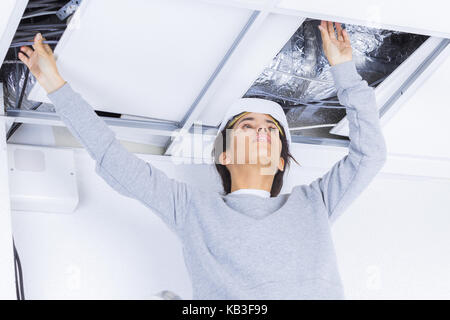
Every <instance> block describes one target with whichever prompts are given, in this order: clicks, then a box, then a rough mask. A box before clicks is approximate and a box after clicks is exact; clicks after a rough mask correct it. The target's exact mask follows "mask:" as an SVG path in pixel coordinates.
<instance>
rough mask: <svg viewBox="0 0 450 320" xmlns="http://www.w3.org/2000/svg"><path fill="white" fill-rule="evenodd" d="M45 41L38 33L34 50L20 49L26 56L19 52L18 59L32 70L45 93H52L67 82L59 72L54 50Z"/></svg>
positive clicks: (28, 48)
mask: <svg viewBox="0 0 450 320" xmlns="http://www.w3.org/2000/svg"><path fill="white" fill-rule="evenodd" d="M43 40H45V39H44V38H43V37H42V35H41V34H40V33H37V34H36V35H35V37H34V44H33V48H34V50H33V49H31V48H30V47H27V46H23V47H20V50H21V51H23V52H24V53H25V54H24V53H23V52H19V54H18V58H19V59H20V61H22V62H23V63H24V64H25V65H26V66H27V67H28V69H30V72H31V73H32V74H33V75H34V77H35V78H36V80H37V81H38V82H39V84H40V85H41V86H42V87H43V88H44V89H45V91H47V93H51V92H53V91H55V90H57V89H59V88H60V87H62V86H63V85H64V84H65V83H66V82H65V81H64V79H63V78H62V77H61V75H60V74H59V72H58V68H57V67H56V61H55V57H54V55H53V51H52V49H51V48H50V46H49V45H48V44H46V43H45V44H44V43H42V41H43Z"/></svg>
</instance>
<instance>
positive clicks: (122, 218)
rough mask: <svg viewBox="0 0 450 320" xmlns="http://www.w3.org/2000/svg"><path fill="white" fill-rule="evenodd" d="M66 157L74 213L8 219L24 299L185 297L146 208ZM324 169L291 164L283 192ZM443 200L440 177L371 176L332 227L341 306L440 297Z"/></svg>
mask: <svg viewBox="0 0 450 320" xmlns="http://www.w3.org/2000/svg"><path fill="white" fill-rule="evenodd" d="M139 156H140V157H142V158H144V159H146V160H147V161H150V162H151V163H152V164H153V165H155V166H157V167H158V168H160V169H163V170H165V171H166V172H167V173H168V175H169V176H172V177H176V178H177V179H180V180H183V181H187V182H191V183H195V184H196V185H202V184H204V186H205V187H208V186H213V187H214V186H215V187H216V188H218V184H217V182H218V181H217V180H214V178H215V177H214V175H213V172H214V171H212V168H211V167H210V166H208V165H191V166H189V167H187V165H174V164H173V162H172V161H164V160H158V159H163V158H164V157H160V156H151V155H142V154H140V155H139ZM301 158H302V157H301V155H299V156H297V159H298V160H300V159H301ZM75 160H76V170H77V175H78V187H79V197H80V203H79V206H78V209H77V210H76V212H74V213H73V214H68V215H64V214H46V213H36V212H30V213H19V212H15V213H14V215H13V228H14V235H15V238H16V242H17V247H18V250H19V253H20V255H21V258H22V264H23V268H24V277H25V291H26V292H25V293H26V297H27V298H29V299H53V298H62V299H66V298H74V299H78V298H87V299H93V298H100V299H103V298H111V299H129V298H136V299H145V298H148V297H150V296H151V295H152V294H154V293H156V292H158V291H160V290H164V289H167V290H171V291H173V292H175V293H177V294H179V295H180V296H181V297H182V298H184V299H189V298H190V297H191V294H192V293H191V287H190V282H189V278H188V275H187V273H186V270H185V267H184V263H183V259H182V252H181V246H180V244H179V243H178V240H177V238H176V237H175V235H173V234H172V233H171V232H170V230H169V229H168V228H167V227H166V226H165V225H164V224H163V223H162V222H161V221H160V220H159V218H158V217H157V216H156V215H154V214H152V212H151V211H150V210H148V209H147V208H146V207H144V206H143V205H141V204H140V203H139V202H137V201H135V200H132V199H129V198H126V197H124V196H122V195H120V194H118V193H116V192H115V191H114V190H112V189H111V188H110V187H109V186H108V185H107V184H106V183H105V182H104V181H103V180H102V179H101V178H100V177H98V176H97V175H96V174H95V172H94V162H93V161H92V160H91V158H90V157H89V156H88V155H87V153H86V152H85V151H84V150H83V149H76V150H75ZM300 162H302V161H301V160H300ZM305 163H307V161H305V162H303V165H304V164H305ZM325 170H326V168H314V167H306V166H303V167H301V168H300V167H298V166H294V167H292V169H291V171H290V173H289V177H288V179H287V181H286V185H285V188H284V189H283V193H284V192H288V190H289V189H290V188H291V187H292V186H293V185H295V184H301V183H308V182H309V181H311V180H312V179H314V178H316V177H318V176H319V175H320V174H322V173H323V172H324V171H325ZM449 194H450V183H449V181H448V180H447V181H445V180H438V179H434V180H433V179H429V180H427V179H426V178H423V179H422V178H407V177H406V178H405V177H403V178H399V177H394V176H392V175H390V174H387V173H381V174H379V175H378V176H377V177H376V178H375V180H374V181H373V183H372V184H371V185H370V186H369V187H368V189H366V190H365V191H364V192H363V194H362V195H361V196H360V198H358V199H357V200H356V201H355V202H354V203H353V204H352V206H351V207H350V208H349V210H348V211H347V212H345V213H344V214H343V215H342V216H341V217H340V218H339V219H338V220H337V222H336V223H335V224H334V225H333V234H334V237H335V244H336V250H337V253H338V261H339V265H340V270H341V274H342V278H343V281H344V286H345V291H346V293H347V297H348V298H349V299H354V298H356V299H360V298H362V299H365V298H375V299H378V298H388V299H390V298H447V299H448V298H450V277H449V275H448V270H449V269H450V256H449V255H448V254H447V252H448V245H449V244H450V235H449V234H448V233H447V230H448V226H450V215H449V214H448V213H449V212H450V200H449V197H448V195H449Z"/></svg>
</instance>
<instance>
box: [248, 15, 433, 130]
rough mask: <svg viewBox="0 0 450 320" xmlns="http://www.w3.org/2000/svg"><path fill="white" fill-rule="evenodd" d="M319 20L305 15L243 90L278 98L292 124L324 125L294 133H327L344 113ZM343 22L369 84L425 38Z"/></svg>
mask: <svg viewBox="0 0 450 320" xmlns="http://www.w3.org/2000/svg"><path fill="white" fill-rule="evenodd" d="M319 24H320V20H313V19H306V20H305V21H304V23H303V24H302V25H301V26H300V28H299V29H298V30H297V31H296V32H295V33H294V35H293V36H292V37H291V38H290V40H289V41H288V42H287V43H286V45H285V46H284V47H283V48H282V49H281V51H280V52H279V53H278V54H277V55H276V56H275V58H274V59H273V60H272V61H271V63H270V64H269V65H268V66H267V67H266V68H265V69H264V71H263V72H262V74H261V75H260V76H259V77H258V78H257V79H256V81H255V82H254V83H253V85H252V86H251V87H250V89H249V90H248V91H247V92H246V94H245V95H244V97H260V98H264V99H269V100H273V101H276V102H278V103H280V105H281V106H282V107H283V108H284V109H285V112H286V116H287V118H288V122H289V126H290V127H291V128H297V127H304V126H314V125H328V126H325V127H322V128H317V129H308V130H300V131H294V132H293V134H302V135H315V136H318V135H319V136H320V135H321V134H322V135H323V136H327V133H328V132H329V130H331V128H332V126H333V125H335V124H337V123H338V122H339V121H340V120H341V119H342V118H343V117H344V116H345V107H344V106H342V105H340V103H339V101H338V98H337V97H336V89H335V87H334V81H333V78H332V75H331V73H330V64H329V63H328V60H327V58H326V57H325V55H324V52H323V49H322V38H321V34H320V30H319V29H318V25H319ZM342 27H343V28H344V29H346V30H347V32H348V34H349V36H350V42H351V44H352V48H353V60H354V61H355V64H356V68H357V70H358V73H359V74H360V75H361V76H362V78H363V79H364V80H366V81H367V82H368V84H369V85H371V86H373V87H376V85H378V84H379V83H380V82H381V81H383V80H384V79H385V78H386V77H387V76H388V75H389V74H390V73H392V71H394V70H395V69H396V68H397V67H398V66H399V65H400V64H401V63H402V62H403V61H405V60H406V58H408V57H409V56H410V55H411V54H412V53H413V52H414V51H415V50H416V49H417V48H418V47H419V46H420V45H421V44H422V43H423V42H424V41H425V40H426V39H427V38H428V36H423V35H416V34H410V33H404V32H398V31H390V30H383V29H376V28H369V27H363V26H358V25H351V24H342ZM331 136H334V135H331ZM334 137H335V136H334Z"/></svg>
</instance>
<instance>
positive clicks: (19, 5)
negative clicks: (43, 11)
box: [0, 0, 28, 61]
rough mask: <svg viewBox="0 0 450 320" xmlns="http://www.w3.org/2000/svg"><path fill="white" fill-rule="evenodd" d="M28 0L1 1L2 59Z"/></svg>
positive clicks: (0, 34) (0, 45)
mask: <svg viewBox="0 0 450 320" xmlns="http://www.w3.org/2000/svg"><path fill="white" fill-rule="evenodd" d="M27 3H28V0H1V1H0V61H3V59H4V58H5V56H6V52H7V51H8V49H9V46H10V44H11V40H12V39H13V37H14V33H15V32H16V29H17V26H18V25H19V22H20V19H21V18H22V14H23V12H24V10H25V7H26V6H27Z"/></svg>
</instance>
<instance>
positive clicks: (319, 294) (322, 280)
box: [48, 61, 386, 299]
mask: <svg viewBox="0 0 450 320" xmlns="http://www.w3.org/2000/svg"><path fill="white" fill-rule="evenodd" d="M331 72H332V75H333V78H334V81H335V85H336V88H337V93H338V98H339V101H340V102H341V104H343V105H344V106H346V111H347V118H348V121H349V126H350V133H349V134H350V140H351V141H350V144H349V152H348V154H347V155H345V156H344V157H343V158H342V159H341V160H340V161H338V162H337V163H336V164H334V165H333V167H332V168H331V169H330V170H329V171H328V172H327V173H326V174H324V175H323V176H321V177H319V178H317V179H316V180H315V181H313V182H311V183H310V184H307V185H306V184H305V185H297V186H295V187H294V188H293V189H292V191H291V193H288V194H281V195H279V196H278V197H271V198H262V197H259V196H257V195H253V194H233V195H231V194H228V195H226V196H224V195H222V194H220V193H217V192H213V191H207V190H203V189H202V190H200V189H199V188H197V187H194V186H193V185H190V184H187V183H184V182H181V181H177V180H175V179H171V178H169V177H168V176H167V175H166V174H165V173H164V172H163V171H161V170H159V169H157V168H155V167H154V166H152V165H151V164H149V163H147V162H146V161H144V160H142V159H140V158H139V157H137V156H136V155H135V154H133V153H130V152H129V151H127V150H126V149H125V148H124V147H123V146H122V145H121V143H120V142H119V141H118V140H117V139H116V138H115V134H114V132H113V131H112V130H111V129H110V128H109V127H108V126H107V125H106V123H105V122H104V121H103V120H102V119H101V118H99V117H98V116H97V115H96V113H95V112H94V109H93V108H92V106H91V105H90V104H89V103H87V102H86V101H85V100H84V99H83V97H82V96H81V95H80V94H79V93H77V92H75V91H74V90H73V89H72V87H71V86H70V84H69V83H66V84H64V85H63V86H62V87H61V88H59V89H57V90H56V91H53V92H51V93H50V94H48V97H49V99H50V100H51V101H52V103H53V104H54V105H55V109H56V112H57V114H58V115H59V116H60V117H61V119H62V121H63V122H64V123H65V124H66V126H67V128H68V129H69V130H70V131H71V133H72V134H73V135H74V136H75V137H76V138H77V139H78V140H79V141H80V143H82V145H83V146H84V147H85V148H86V150H87V152H88V153H89V155H90V156H91V157H92V158H93V159H94V160H95V162H96V166H95V170H96V173H97V174H99V175H100V176H101V177H102V178H103V179H104V180H105V181H106V182H107V183H108V184H109V185H110V186H111V187H112V188H113V189H114V190H116V191H117V192H119V193H120V194H122V195H125V196H127V197H130V198H133V199H136V200H137V201H140V202H141V203H142V204H143V205H144V206H146V207H148V208H149V209H151V210H152V211H153V212H154V213H155V214H156V215H158V216H159V217H160V218H161V219H162V220H163V221H164V222H165V224H166V225H167V226H168V227H169V228H170V230H171V231H172V232H174V233H175V234H176V235H177V237H178V238H179V239H180V241H181V243H182V246H183V256H184V261H185V265H186V267H187V270H188V273H189V275H190V278H191V283H192V289H193V299H345V295H344V290H343V286H342V282H341V277H340V274H339V268H338V265H337V259H336V254H335V249H334V244H333V241H332V237H331V232H330V231H331V230H330V227H331V225H332V223H333V221H335V220H336V218H337V217H339V216H340V215H341V214H342V213H343V212H344V211H345V209H346V208H347V207H348V206H349V205H350V204H351V202H352V201H353V200H354V199H355V198H356V197H358V195H359V194H360V193H361V192H362V191H363V190H364V189H365V188H366V187H367V186H368V184H369V183H370V182H371V180H372V179H373V178H374V177H375V175H376V174H377V173H378V172H379V171H380V169H381V168H382V166H383V164H384V163H385V160H386V145H385V140H384V137H383V134H382V131H381V128H380V122H379V115H378V110H377V108H376V105H375V95H374V91H373V89H372V88H371V87H369V86H368V84H367V82H366V81H365V80H362V78H361V77H360V75H359V74H358V73H357V70H356V67H355V64H354V62H353V61H349V62H345V63H341V64H338V65H336V66H333V67H332V68H331Z"/></svg>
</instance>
